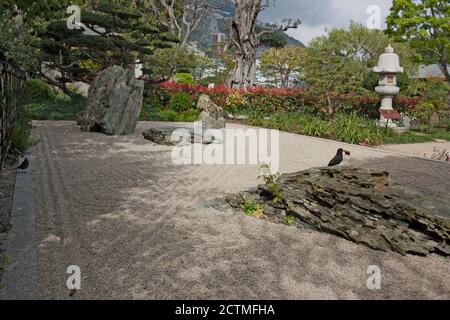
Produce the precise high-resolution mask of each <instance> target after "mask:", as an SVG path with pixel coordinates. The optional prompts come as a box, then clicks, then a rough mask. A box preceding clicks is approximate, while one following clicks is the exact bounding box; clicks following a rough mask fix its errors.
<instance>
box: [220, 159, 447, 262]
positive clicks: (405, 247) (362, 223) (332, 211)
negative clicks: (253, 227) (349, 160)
mask: <svg viewBox="0 0 450 320" xmlns="http://www.w3.org/2000/svg"><path fill="white" fill-rule="evenodd" d="M277 184H278V187H280V188H281V192H279V191H278V190H277V191H276V194H275V191H274V188H273V186H272V187H271V186H270V185H269V186H268V185H265V184H263V185H260V186H258V188H257V191H256V192H245V193H241V194H240V195H234V196H233V195H232V196H229V197H228V198H227V199H228V202H229V204H230V205H231V206H232V207H235V208H239V207H241V206H242V205H243V204H244V202H245V201H246V200H245V199H248V198H249V197H253V198H252V201H256V202H258V203H260V204H262V205H263V206H264V214H265V217H266V218H267V219H268V220H272V221H283V220H284V219H285V218H286V217H287V216H293V217H295V218H296V221H297V222H298V223H296V224H297V225H299V226H303V227H307V228H310V229H315V230H318V231H322V232H327V233H331V234H334V235H337V236H340V237H343V238H345V239H348V240H351V241H354V242H356V243H360V244H363V245H366V246H368V247H370V248H373V249H377V250H383V251H388V250H390V251H395V252H397V253H400V254H403V255H405V254H416V255H427V254H429V253H433V252H434V253H437V254H441V255H450V220H449V219H447V218H444V217H440V216H438V215H437V214H436V213H435V212H432V211H430V210H429V209H427V208H425V207H423V206H421V204H422V200H421V196H420V195H418V194H415V193H413V192H411V191H408V190H406V189H405V188H404V187H402V186H400V185H397V184H395V183H394V182H392V181H391V180H390V178H389V174H388V173H387V172H380V171H372V170H363V169H357V168H349V167H340V168H314V169H309V170H306V171H301V172H296V173H290V174H283V175H282V176H280V177H279V179H278V180H277ZM275 198H277V200H278V201H274V199H275ZM280 198H281V199H280ZM247 201H248V200H247Z"/></svg>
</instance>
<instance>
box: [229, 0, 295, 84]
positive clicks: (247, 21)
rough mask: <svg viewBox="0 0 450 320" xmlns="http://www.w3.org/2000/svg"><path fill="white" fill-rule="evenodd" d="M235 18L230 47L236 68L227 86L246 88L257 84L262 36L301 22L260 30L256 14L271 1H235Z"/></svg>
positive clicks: (287, 22) (286, 22) (232, 25)
mask: <svg viewBox="0 0 450 320" xmlns="http://www.w3.org/2000/svg"><path fill="white" fill-rule="evenodd" d="M234 3H235V15H234V18H233V21H232V23H231V29H230V47H231V48H233V49H234V50H235V60H236V65H235V67H234V70H233V72H232V73H231V75H230V78H229V81H228V85H229V86H230V87H232V88H233V87H237V88H246V87H249V86H253V85H254V84H255V81H256V49H257V48H258V46H259V45H260V40H261V37H262V36H263V35H265V34H269V33H273V32H276V31H286V30H288V29H290V28H297V27H298V26H299V24H300V20H285V21H284V24H283V25H282V26H277V27H276V28H272V29H270V28H269V29H267V28H264V30H261V31H259V28H258V25H257V22H258V16H259V14H260V13H261V12H262V11H263V10H265V9H267V8H268V7H270V5H271V4H272V3H273V1H270V0H235V1H234Z"/></svg>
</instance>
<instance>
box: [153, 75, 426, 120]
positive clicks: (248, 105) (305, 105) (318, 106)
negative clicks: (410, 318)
mask: <svg viewBox="0 0 450 320" xmlns="http://www.w3.org/2000/svg"><path fill="white" fill-rule="evenodd" d="M158 90H159V94H158V95H159V97H160V98H162V99H170V97H171V96H173V95H175V94H179V93H180V92H186V93H189V94H190V95H191V97H193V99H194V101H196V100H197V99H198V96H199V95H200V94H203V93H204V94H207V95H209V96H210V97H211V99H212V100H213V101H214V102H215V103H216V104H218V105H219V106H221V107H223V108H224V109H225V110H228V111H229V112H231V113H235V112H242V113H249V112H252V111H258V112H261V113H265V114H272V113H274V112H281V113H286V112H307V113H314V114H317V113H323V114H326V112H327V99H326V97H325V96H318V95H316V94H312V93H310V92H308V90H305V89H304V88H299V89H277V88H263V87H254V88H249V89H247V90H240V89H239V90H237V89H230V88H228V87H225V86H216V87H215V88H212V89H210V88H208V87H204V86H200V85H189V84H179V83H174V82H165V83H163V84H161V85H160V86H159V89H158ZM331 99H332V103H333V104H334V105H335V110H336V111H348V112H353V111H355V112H357V113H358V114H360V115H364V116H367V117H369V118H373V119H377V118H378V117H379V112H378V109H379V107H380V97H378V96H377V95H376V94H375V93H374V95H373V96H361V95H357V94H338V93H335V94H333V95H332V97H331ZM419 101H420V99H419V98H403V97H396V98H395V99H394V107H395V109H396V110H398V111H399V112H406V111H408V110H410V109H413V108H415V106H416V105H417V104H418V102H419ZM162 103H163V104H167V101H166V102H164V101H162Z"/></svg>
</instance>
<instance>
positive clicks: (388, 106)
mask: <svg viewBox="0 0 450 320" xmlns="http://www.w3.org/2000/svg"><path fill="white" fill-rule="evenodd" d="M373 72H375V73H378V74H379V75H380V81H379V82H378V87H376V88H375V91H376V92H377V93H379V94H380V96H381V108H380V123H385V124H387V122H388V121H389V120H398V119H399V118H400V115H399V113H398V112H397V111H395V110H394V109H393V108H392V100H393V98H394V96H395V95H397V94H398V93H399V92H400V88H399V87H397V74H399V73H403V68H402V67H400V60H399V58H398V55H397V54H395V53H394V48H392V47H391V45H389V46H388V47H387V48H386V49H385V51H384V53H383V54H382V55H381V56H380V58H379V60H378V65H377V66H376V67H374V68H373Z"/></svg>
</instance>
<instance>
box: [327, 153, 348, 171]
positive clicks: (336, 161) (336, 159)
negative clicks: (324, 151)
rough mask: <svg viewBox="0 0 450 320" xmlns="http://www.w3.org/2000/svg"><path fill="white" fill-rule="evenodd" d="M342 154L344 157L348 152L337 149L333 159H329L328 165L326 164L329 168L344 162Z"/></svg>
mask: <svg viewBox="0 0 450 320" xmlns="http://www.w3.org/2000/svg"><path fill="white" fill-rule="evenodd" d="M344 152H345V154H346V155H348V156H349V155H350V151H347V150H344V149H342V148H339V149H338V151H337V153H336V155H335V156H334V158H333V159H331V161H330V163H328V166H329V167H334V166H337V165H338V164H340V163H341V162H342V161H343V160H344Z"/></svg>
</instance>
